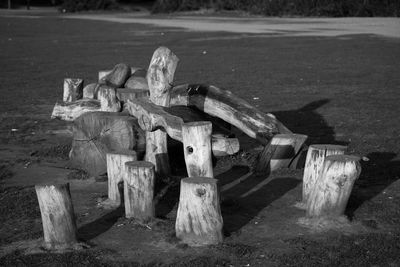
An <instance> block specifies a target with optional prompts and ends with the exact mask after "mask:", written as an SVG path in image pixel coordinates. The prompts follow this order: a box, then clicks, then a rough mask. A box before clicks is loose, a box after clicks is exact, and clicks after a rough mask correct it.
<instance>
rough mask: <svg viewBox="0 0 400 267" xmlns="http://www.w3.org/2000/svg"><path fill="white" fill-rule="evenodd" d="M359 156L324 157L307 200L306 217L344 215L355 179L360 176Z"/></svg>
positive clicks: (335, 216)
mask: <svg viewBox="0 0 400 267" xmlns="http://www.w3.org/2000/svg"><path fill="white" fill-rule="evenodd" d="M359 160H360V158H359V157H357V156H350V155H332V156H327V157H326V158H325V162H324V165H323V170H322V172H321V176H320V177H319V178H318V180H317V181H316V184H315V186H314V189H313V190H312V192H311V194H310V197H309V199H308V201H307V207H306V209H307V212H306V216H307V217H308V218H321V217H324V218H337V217H339V216H342V215H344V211H345V209H346V205H347V201H348V200H349V197H350V194H351V190H352V188H353V184H354V182H355V180H356V179H357V178H358V177H359V176H360V173H361V164H360V162H359Z"/></svg>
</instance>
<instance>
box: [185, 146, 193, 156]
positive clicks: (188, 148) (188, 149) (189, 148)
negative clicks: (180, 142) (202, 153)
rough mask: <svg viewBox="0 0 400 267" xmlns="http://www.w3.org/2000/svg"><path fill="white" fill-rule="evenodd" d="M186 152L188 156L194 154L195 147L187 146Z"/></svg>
mask: <svg viewBox="0 0 400 267" xmlns="http://www.w3.org/2000/svg"><path fill="white" fill-rule="evenodd" d="M186 151H187V152H188V154H192V153H193V151H194V150H193V147H191V146H187V147H186Z"/></svg>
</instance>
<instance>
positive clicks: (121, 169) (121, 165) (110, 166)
mask: <svg viewBox="0 0 400 267" xmlns="http://www.w3.org/2000/svg"><path fill="white" fill-rule="evenodd" d="M106 158H107V176H108V200H109V201H108V202H109V203H108V204H109V205H110V206H114V207H118V206H119V205H121V191H122V192H123V187H122V186H121V184H122V183H123V181H124V175H125V174H126V171H125V163H126V162H128V161H136V160H137V156H136V152H135V151H133V150H119V151H113V152H109V153H107V155H106Z"/></svg>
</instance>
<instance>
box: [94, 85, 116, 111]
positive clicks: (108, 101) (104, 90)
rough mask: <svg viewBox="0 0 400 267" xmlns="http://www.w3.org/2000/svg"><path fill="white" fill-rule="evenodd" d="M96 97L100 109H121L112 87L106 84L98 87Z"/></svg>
mask: <svg viewBox="0 0 400 267" xmlns="http://www.w3.org/2000/svg"><path fill="white" fill-rule="evenodd" d="M98 98H99V100H100V106H101V111H108V112H119V111H121V102H120V101H119V100H118V98H117V94H116V92H115V89H114V88H111V87H108V86H103V87H100V89H99V94H98Z"/></svg>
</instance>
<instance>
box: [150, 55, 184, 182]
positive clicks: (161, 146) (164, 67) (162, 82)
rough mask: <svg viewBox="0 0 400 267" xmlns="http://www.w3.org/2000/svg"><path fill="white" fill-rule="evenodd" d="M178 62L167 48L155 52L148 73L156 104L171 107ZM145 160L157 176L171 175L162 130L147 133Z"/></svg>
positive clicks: (165, 141) (165, 140) (153, 99)
mask: <svg viewBox="0 0 400 267" xmlns="http://www.w3.org/2000/svg"><path fill="white" fill-rule="evenodd" d="M178 61H179V59H178V57H177V56H176V55H175V54H174V53H172V51H171V50H169V49H168V48H166V47H159V48H158V49H157V50H156V51H154V54H153V57H152V59H151V62H150V65H149V69H148V71H147V83H148V85H149V90H150V101H151V102H153V103H154V104H156V105H158V106H163V107H169V102H170V90H171V87H172V82H173V79H174V74H175V69H176V66H177V64H178ZM145 159H146V161H149V162H152V163H153V164H154V165H155V170H156V172H157V174H161V175H169V174H170V172H171V170H170V166H169V158H168V149H167V134H166V133H164V132H162V131H160V130H157V131H154V132H147V133H146V156H145Z"/></svg>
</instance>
